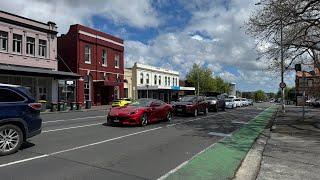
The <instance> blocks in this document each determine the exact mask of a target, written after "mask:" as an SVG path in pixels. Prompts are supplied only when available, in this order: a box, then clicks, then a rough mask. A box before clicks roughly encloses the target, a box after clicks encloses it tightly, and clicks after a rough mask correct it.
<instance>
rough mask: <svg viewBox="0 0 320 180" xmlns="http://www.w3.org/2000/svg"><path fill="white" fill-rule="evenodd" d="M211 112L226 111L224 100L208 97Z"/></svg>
mask: <svg viewBox="0 0 320 180" xmlns="http://www.w3.org/2000/svg"><path fill="white" fill-rule="evenodd" d="M206 100H207V102H208V108H209V111H215V112H217V111H219V110H222V111H224V110H225V109H226V103H225V100H224V99H221V98H217V97H207V98H206Z"/></svg>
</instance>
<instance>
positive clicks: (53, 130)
mask: <svg viewBox="0 0 320 180" xmlns="http://www.w3.org/2000/svg"><path fill="white" fill-rule="evenodd" d="M102 124H103V123H95V124H86V125H82V126H73V127H67V128H61V129H50V130H46V131H42V132H41V133H48V132H55V131H63V130H68V129H76V128H83V127H90V126H97V125H102Z"/></svg>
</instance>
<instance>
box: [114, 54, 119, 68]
mask: <svg viewBox="0 0 320 180" xmlns="http://www.w3.org/2000/svg"><path fill="white" fill-rule="evenodd" d="M114 67H115V68H119V67H120V56H119V54H116V55H115V56H114Z"/></svg>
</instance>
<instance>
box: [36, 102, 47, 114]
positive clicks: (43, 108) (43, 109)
mask: <svg viewBox="0 0 320 180" xmlns="http://www.w3.org/2000/svg"><path fill="white" fill-rule="evenodd" d="M38 102H39V103H41V112H45V111H46V110H47V101H46V100H40V101H38Z"/></svg>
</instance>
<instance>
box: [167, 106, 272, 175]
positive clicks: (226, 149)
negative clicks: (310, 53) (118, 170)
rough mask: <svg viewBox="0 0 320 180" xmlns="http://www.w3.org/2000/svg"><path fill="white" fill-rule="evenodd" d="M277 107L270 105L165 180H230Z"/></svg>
mask: <svg viewBox="0 0 320 180" xmlns="http://www.w3.org/2000/svg"><path fill="white" fill-rule="evenodd" d="M277 108H278V106H271V107H269V108H267V109H266V110H264V111H263V112H261V113H260V114H259V115H258V116H256V117H255V118H254V119H252V120H250V121H249V123H248V124H247V125H246V126H244V127H242V128H240V129H239V130H238V131H236V132H234V133H233V134H232V136H230V137H227V138H224V139H223V140H221V141H219V142H218V143H216V144H214V145H213V146H212V147H210V148H208V149H206V150H205V151H204V152H203V153H201V154H199V155H198V156H196V157H194V158H193V159H192V160H190V161H189V162H188V163H187V164H186V165H185V166H183V167H182V168H180V169H179V170H178V171H176V172H174V173H172V174H170V175H169V176H168V177H166V178H165V179H168V180H189V179H190V180H207V179H213V180H224V179H231V178H232V177H233V176H234V174H235V172H236V171H237V169H238V167H239V166H240V164H241V162H242V160H243V159H244V158H245V156H246V154H247V152H248V151H249V150H250V149H251V147H252V145H253V143H254V142H255V140H256V139H257V137H258V136H259V135H260V134H261V133H262V132H263V130H264V129H265V127H266V126H267V124H268V123H269V122H270V120H271V119H272V117H273V115H274V114H275V112H276V110H277Z"/></svg>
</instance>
